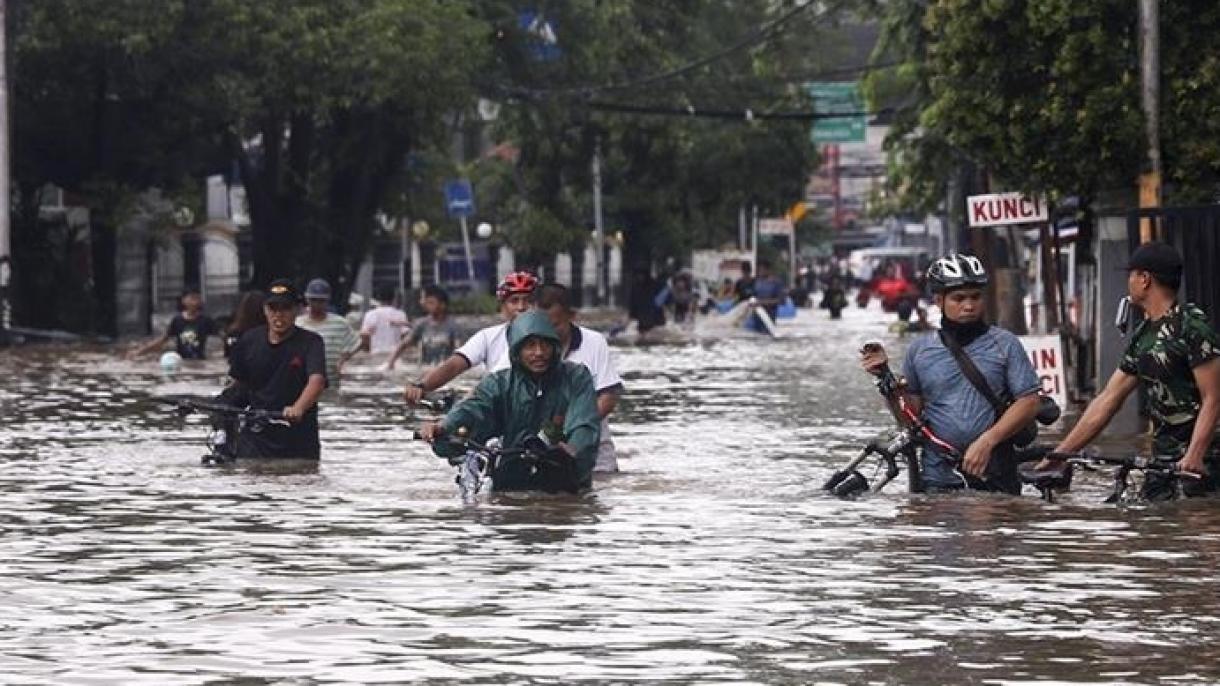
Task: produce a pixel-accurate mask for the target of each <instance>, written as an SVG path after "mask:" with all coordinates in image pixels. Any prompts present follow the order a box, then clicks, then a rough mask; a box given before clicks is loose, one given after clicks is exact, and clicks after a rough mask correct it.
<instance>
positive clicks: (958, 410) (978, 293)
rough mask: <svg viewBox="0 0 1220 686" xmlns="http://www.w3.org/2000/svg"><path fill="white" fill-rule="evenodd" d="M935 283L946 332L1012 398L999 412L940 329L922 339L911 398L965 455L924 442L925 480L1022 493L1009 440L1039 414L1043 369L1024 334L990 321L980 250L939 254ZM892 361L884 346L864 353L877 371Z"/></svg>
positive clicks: (914, 353)
mask: <svg viewBox="0 0 1220 686" xmlns="http://www.w3.org/2000/svg"><path fill="white" fill-rule="evenodd" d="M928 282H929V283H930V284H931V286H932V290H933V292H934V293H935V298H936V304H937V306H938V307H940V310H941V313H942V318H941V332H942V333H943V334H944V335H945V336H951V337H953V339H954V340H956V341H957V343H958V345H960V346H961V348H962V350H963V351H964V352H965V354H966V355H967V356H968V357H969V358H970V360H971V361H972V362H974V365H975V366H976V367H977V368H978V370H979V372H981V374H982V376H983V378H984V379H985V380H986V381H987V384H988V385H989V386H990V387H991V389H992V391H993V393H994V394H995V396H997V397H998V398H1000V399H1002V400H1005V401H1007V402H1008V403H1009V404H1008V407H1007V409H1006V410H1005V411H1004V412H1003V414H1002V415H1001V416H999V417H997V416H996V412H995V409H994V408H993V407H992V405H991V403H990V402H989V401H988V400H987V398H986V397H985V396H984V395H983V394H982V393H981V392H980V391H979V390H978V389H977V388H975V386H974V385H973V384H972V383H971V382H970V380H969V379H968V378H967V377H966V375H965V373H964V372H963V371H962V369H961V367H960V366H959V364H958V362H957V360H956V359H955V358H954V356H953V353H952V352H951V351H950V350H949V349H948V348H947V347H946V346H945V344H944V342H943V341H942V340H941V337H940V335H939V334H938V333H935V332H933V333H928V334H924V335H923V336H922V337H920V338H918V339H917V340H915V341H914V342H913V343H912V344H911V346H910V348H908V349H907V353H906V358H905V359H904V361H903V374H905V376H906V387H905V391H904V392H905V396H906V401H907V404H908V405H909V406H910V407H911V408H912V409H914V410H915V412H916V413H918V414H919V415H920V416H922V417H923V419H924V421H925V422H927V424H928V426H929V428H931V429H932V431H933V433H935V434H936V435H937V436H939V437H940V438H941V439H943V440H945V441H947V442H948V443H950V444H951V445H953V446H954V447H955V448H956V449H957V451H958V452H959V453H960V454H961V455H962V458H961V463H960V464H958V463H957V462H956V461H955V460H954V459H953V458H952V457H951V456H949V455H947V454H946V452H947V451H945V450H943V449H941V448H939V447H937V446H935V445H931V444H929V445H927V446H925V447H924V453H923V460H922V471H923V480H924V484H925V486H926V487H927V488H929V489H931V490H948V489H957V488H962V487H964V486H969V487H970V488H974V489H983V490H995V491H1003V492H1006V493H1012V494H1014V495H1015V494H1018V493H1020V492H1021V480H1020V476H1019V474H1018V473H1017V464H1016V461H1015V460H1014V459H1013V458H1012V444H1011V443H1010V442H1009V439H1011V438H1012V437H1013V436H1014V435H1015V434H1017V433H1018V432H1019V431H1020V430H1021V429H1022V427H1024V426H1026V425H1028V424H1029V423H1030V422H1031V421H1033V419H1034V416H1035V415H1036V414H1037V413H1038V391H1039V390H1040V382H1039V380H1038V375H1037V374H1036V373H1035V372H1034V369H1033V365H1032V364H1031V363H1030V361H1029V357H1028V355H1026V353H1025V349H1024V348H1023V347H1022V346H1021V342H1020V341H1019V340H1018V339H1017V337H1016V336H1014V335H1013V334H1011V333H1009V332H1008V331H1005V330H1003V329H1000V328H997V327H993V326H990V325H988V324H987V322H986V321H984V318H983V317H984V307H983V304H984V300H983V288H984V287H985V286H986V285H987V273H986V271H985V270H984V269H983V265H982V263H981V262H980V261H979V259H978V258H977V257H974V256H972V255H961V254H953V255H949V256H947V257H943V258H941V259H939V260H937V261H936V262H935V263H933V264H932V266H931V267H929V268H928ZM886 364H888V358H887V357H886V354H885V350H884V349H882V348H880V347H879V346H878V347H877V348H874V349H872V350H871V351H870V352H868V353H866V354H865V355H864V357H863V359H862V360H861V366H862V367H863V368H864V370H865V371H867V372H869V373H870V374H877V373H879V372H880V370H881V368H882V367H883V366H884V365H886ZM959 470H960V471H959Z"/></svg>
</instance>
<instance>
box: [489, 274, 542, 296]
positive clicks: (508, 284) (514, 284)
mask: <svg viewBox="0 0 1220 686" xmlns="http://www.w3.org/2000/svg"><path fill="white" fill-rule="evenodd" d="M537 286H538V277H536V276H534V275H533V274H531V273H529V272H513V273H512V274H509V275H508V276H506V277H504V280H503V281H501V282H500V285H499V286H496V297H497V298H498V299H500V300H506V299H508V296H510V295H514V294H517V293H533V292H534V288H536V287H537Z"/></svg>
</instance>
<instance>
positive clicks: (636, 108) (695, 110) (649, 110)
mask: <svg viewBox="0 0 1220 686" xmlns="http://www.w3.org/2000/svg"><path fill="white" fill-rule="evenodd" d="M587 105H588V107H589V109H592V110H597V111H601V112H618V113H622V114H651V115H657V116H666V117H701V118H704V119H738V120H741V121H756V120H788V121H816V120H818V119H840V118H843V117H876V116H879V115H882V114H890V113H892V112H893V111H894V110H893V109H892V108H884V109H880V110H877V111H875V112H834V113H827V112H813V111H801V110H790V111H754V110H752V109H749V108H744V109H716V108H706V109H704V108H699V107H695V106H693V105H692V106H688V107H657V106H653V105H629V104H625V103H617V102H599V101H596V100H591V101H589V102H588V103H587Z"/></svg>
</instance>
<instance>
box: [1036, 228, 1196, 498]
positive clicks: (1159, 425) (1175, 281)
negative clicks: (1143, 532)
mask: <svg viewBox="0 0 1220 686" xmlns="http://www.w3.org/2000/svg"><path fill="white" fill-rule="evenodd" d="M1127 271H1128V273H1127V293H1128V296H1129V297H1130V298H1131V302H1132V304H1135V305H1138V306H1139V307H1140V309H1142V310H1143V311H1144V315H1145V317H1146V318H1145V319H1144V321H1143V322H1142V323H1141V324H1140V325H1139V328H1137V329H1136V330H1135V334H1134V335H1132V336H1131V342H1130V343H1129V344H1127V350H1126V352H1125V353H1124V354H1123V357H1122V360H1120V361H1119V363H1118V369H1117V370H1116V371H1115V372H1114V375H1113V376H1111V377H1110V380H1109V381H1108V382H1107V383H1106V387H1105V388H1104V389H1102V391H1101V393H1100V394H1099V395H1098V396H1097V397H1096V398H1095V399H1094V400H1093V402H1091V403H1089V407H1088V408H1087V409H1086V410H1085V412H1084V415H1082V416H1081V417H1080V421H1078V422H1076V426H1074V427H1072V430H1071V431H1070V432H1069V433H1068V435H1067V436H1065V437H1064V439H1063V441H1062V442H1060V443H1059V445H1058V446H1057V447H1056V448H1055V452H1059V453H1073V452H1076V451H1078V450H1081V449H1082V448H1084V447H1085V446H1086V445H1088V444H1089V442H1090V441H1092V440H1093V439H1094V438H1096V437H1097V436H1098V435H1099V434H1101V432H1102V430H1104V429H1105V428H1106V425H1107V424H1109V423H1110V419H1111V418H1113V417H1114V414H1115V413H1116V412H1118V410H1119V409H1120V408H1122V406H1123V401H1124V400H1126V399H1127V396H1128V395H1130V394H1131V391H1134V390H1135V389H1136V387H1138V386H1140V385H1143V387H1144V388H1145V390H1146V391H1147V392H1148V410H1149V413H1150V414H1151V415H1152V436H1153V451H1154V452H1155V453H1156V454H1157V455H1169V456H1173V457H1179V456H1180V457H1181V460H1180V461H1179V462H1178V470H1179V471H1181V472H1185V473H1188V474H1193V475H1196V476H1197V477H1199V478H1185V479H1176V481H1178V482H1179V483H1180V484H1181V486H1182V492H1183V494H1184V495H1187V496H1195V495H1202V494H1204V493H1211V492H1215V491H1216V490H1217V486H1218V476H1220V459H1218V458H1217V449H1216V440H1215V437H1214V432H1215V429H1216V421H1217V419H1218V418H1220V362H1217V359H1220V346H1218V345H1217V342H1216V332H1215V331H1214V330H1213V329H1212V327H1211V324H1210V323H1208V320H1207V315H1205V314H1204V313H1203V311H1202V310H1200V309H1199V308H1198V307H1195V306H1194V305H1191V304H1189V303H1188V304H1184V305H1179V304H1178V302H1177V298H1178V287H1179V285H1180V284H1181V283H1182V256H1181V255H1179V254H1178V251H1177V250H1175V249H1174V248H1173V247H1172V246H1170V245H1167V244H1165V243H1148V244H1145V245H1142V246H1140V247H1139V249H1138V250H1136V251H1135V252H1134V253H1132V255H1131V259H1130V260H1129V261H1128V263H1127ZM1053 466H1056V462H1055V461H1052V460H1046V461H1044V462H1043V463H1042V464H1040V465H1038V468H1039V469H1045V468H1050V467H1053ZM1173 480H1174V478H1173V477H1161V476H1158V475H1156V474H1152V473H1148V474H1145V477H1144V490H1143V493H1142V495H1143V497H1144V498H1146V499H1148V500H1161V499H1165V498H1167V497H1172V496H1173V495H1174V484H1173Z"/></svg>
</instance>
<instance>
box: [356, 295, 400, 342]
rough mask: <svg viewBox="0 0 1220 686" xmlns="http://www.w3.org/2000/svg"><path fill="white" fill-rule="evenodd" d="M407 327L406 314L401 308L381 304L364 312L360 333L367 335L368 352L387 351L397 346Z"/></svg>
mask: <svg viewBox="0 0 1220 686" xmlns="http://www.w3.org/2000/svg"><path fill="white" fill-rule="evenodd" d="M407 327H408V324H407V315H406V314H404V313H403V311H402V310H400V309H398V308H397V307H390V306H389V305H383V306H381V307H377V308H374V309H371V310H369V311H368V312H365V313H364V321H363V322H362V323H361V325H360V334H361V335H367V336H369V352H371V353H387V352H392V351H393V350H394V348H396V347H398V341H399V340H401V339H402V335H403V334H404V333H406V331H407Z"/></svg>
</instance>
